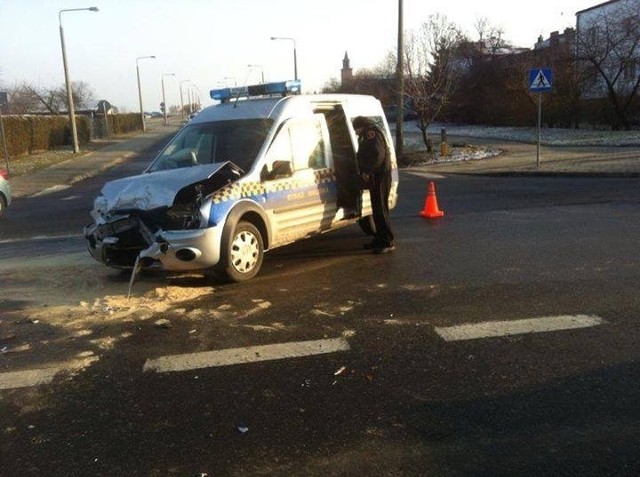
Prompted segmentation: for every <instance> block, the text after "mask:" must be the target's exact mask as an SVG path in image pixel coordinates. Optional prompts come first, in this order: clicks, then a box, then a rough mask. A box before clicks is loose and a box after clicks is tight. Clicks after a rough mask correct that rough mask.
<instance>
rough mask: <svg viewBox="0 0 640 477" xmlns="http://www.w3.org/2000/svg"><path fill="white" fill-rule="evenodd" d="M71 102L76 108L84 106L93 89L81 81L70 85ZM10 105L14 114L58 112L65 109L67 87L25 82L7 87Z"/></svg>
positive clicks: (91, 96)
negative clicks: (51, 86)
mask: <svg viewBox="0 0 640 477" xmlns="http://www.w3.org/2000/svg"><path fill="white" fill-rule="evenodd" d="M71 90H72V94H73V102H74V105H75V107H76V108H83V107H86V106H87V104H88V102H89V101H91V100H92V99H93V90H92V89H91V87H90V86H89V85H88V84H87V83H85V82H83V81H79V82H73V83H72V85H71ZM9 97H10V100H11V101H10V107H11V112H12V113H14V114H26V113H40V112H45V113H50V114H60V113H61V112H63V111H66V110H67V89H66V87H65V85H61V86H58V87H57V88H44V87H39V86H34V85H32V84H29V83H27V82H23V83H20V84H16V85H14V86H13V87H11V88H9Z"/></svg>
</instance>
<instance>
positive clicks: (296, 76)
mask: <svg viewBox="0 0 640 477" xmlns="http://www.w3.org/2000/svg"><path fill="white" fill-rule="evenodd" d="M271 39H272V40H290V41H292V42H293V76H294V78H293V79H294V80H296V81H297V80H298V57H297V55H296V40H295V39H294V38H289V37H285V36H272V37H271Z"/></svg>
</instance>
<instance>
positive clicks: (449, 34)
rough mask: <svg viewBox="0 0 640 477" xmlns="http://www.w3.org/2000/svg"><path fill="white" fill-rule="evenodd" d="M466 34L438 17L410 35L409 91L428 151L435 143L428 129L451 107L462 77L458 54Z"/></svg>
mask: <svg viewBox="0 0 640 477" xmlns="http://www.w3.org/2000/svg"><path fill="white" fill-rule="evenodd" d="M464 41H465V37H464V34H463V33H462V31H461V30H460V28H458V26H456V25H455V24H454V23H452V22H450V21H449V20H448V19H447V18H446V17H445V16H443V15H439V14H435V15H431V16H429V18H428V19H427V21H426V22H425V23H423V24H422V26H421V27H420V28H419V29H418V30H417V31H414V32H411V33H410V34H409V35H408V39H407V42H406V48H405V56H406V57H405V76H406V80H405V92H406V94H407V97H408V98H409V100H410V101H411V103H412V107H413V109H414V111H415V112H416V115H417V123H418V128H420V131H421V132H422V140H423V141H424V144H425V146H426V147H427V150H428V151H429V152H431V151H432V150H433V144H432V142H431V140H430V139H429V136H428V134H427V128H428V127H429V125H430V124H431V123H432V122H433V121H434V120H435V118H436V117H437V116H438V114H439V113H440V111H441V110H442V108H443V107H444V106H445V105H446V104H447V102H448V101H449V98H450V96H451V94H452V93H453V91H454V89H455V87H456V84H457V81H458V79H459V77H460V74H461V68H460V65H459V64H458V62H457V59H458V56H457V54H456V51H457V49H458V47H459V46H460V45H461V44H462V43H463V42H464Z"/></svg>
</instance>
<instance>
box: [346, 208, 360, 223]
mask: <svg viewBox="0 0 640 477" xmlns="http://www.w3.org/2000/svg"><path fill="white" fill-rule="evenodd" d="M359 215H360V214H359V213H358V211H357V210H356V209H350V208H346V207H345V209H344V212H343V214H342V220H350V219H355V218H356V217H359Z"/></svg>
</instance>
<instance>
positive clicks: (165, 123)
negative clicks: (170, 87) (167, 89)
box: [162, 73, 176, 126]
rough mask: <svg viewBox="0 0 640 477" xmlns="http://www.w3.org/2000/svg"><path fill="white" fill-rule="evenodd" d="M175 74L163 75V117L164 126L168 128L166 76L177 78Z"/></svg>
mask: <svg viewBox="0 0 640 477" xmlns="http://www.w3.org/2000/svg"><path fill="white" fill-rule="evenodd" d="M175 75H176V74H175V73H162V105H163V106H162V117H163V118H164V125H165V126H166V125H167V124H168V123H167V100H166V97H165V95H164V77H165V76H175Z"/></svg>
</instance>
